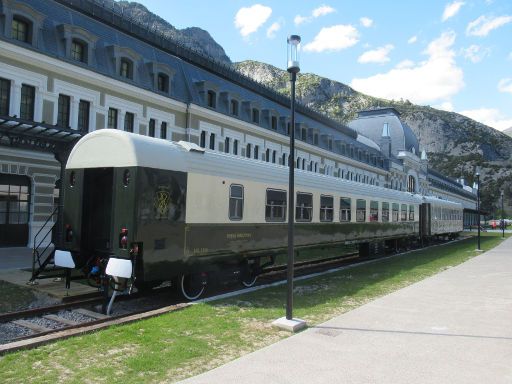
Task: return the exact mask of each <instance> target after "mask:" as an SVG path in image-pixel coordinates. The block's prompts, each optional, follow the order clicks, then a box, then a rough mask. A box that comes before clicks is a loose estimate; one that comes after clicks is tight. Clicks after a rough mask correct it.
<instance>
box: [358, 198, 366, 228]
mask: <svg viewBox="0 0 512 384" xmlns="http://www.w3.org/2000/svg"><path fill="white" fill-rule="evenodd" d="M356 221H357V222H360V223H362V222H363V221H366V200H364V199H357V201H356Z"/></svg>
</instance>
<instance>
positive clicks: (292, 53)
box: [287, 35, 300, 73]
mask: <svg viewBox="0 0 512 384" xmlns="http://www.w3.org/2000/svg"><path fill="white" fill-rule="evenodd" d="M287 42H288V66H287V71H288V72H290V73H298V72H300V63H299V51H300V36H299V35H290V36H289V37H288V39H287Z"/></svg>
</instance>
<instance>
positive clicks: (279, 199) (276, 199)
mask: <svg viewBox="0 0 512 384" xmlns="http://www.w3.org/2000/svg"><path fill="white" fill-rule="evenodd" d="M265 220H266V221H285V220H286V191H281V190H276V189H267V201H266V203H265Z"/></svg>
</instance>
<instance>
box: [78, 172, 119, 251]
mask: <svg viewBox="0 0 512 384" xmlns="http://www.w3.org/2000/svg"><path fill="white" fill-rule="evenodd" d="M113 174H114V169H113V168H90V169H85V170H84V182H83V209H82V213H83V214H82V241H81V248H82V250H86V251H88V252H87V253H95V254H97V253H108V252H109V251H110V250H111V249H112V243H111V239H112V226H111V219H112V195H113V194H112V191H113Z"/></svg>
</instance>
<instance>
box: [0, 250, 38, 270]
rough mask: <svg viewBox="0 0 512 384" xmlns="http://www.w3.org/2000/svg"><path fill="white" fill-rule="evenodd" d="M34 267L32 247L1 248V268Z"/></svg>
mask: <svg viewBox="0 0 512 384" xmlns="http://www.w3.org/2000/svg"><path fill="white" fill-rule="evenodd" d="M21 268H32V248H28V247H12V248H0V270H1V269H21Z"/></svg>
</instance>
